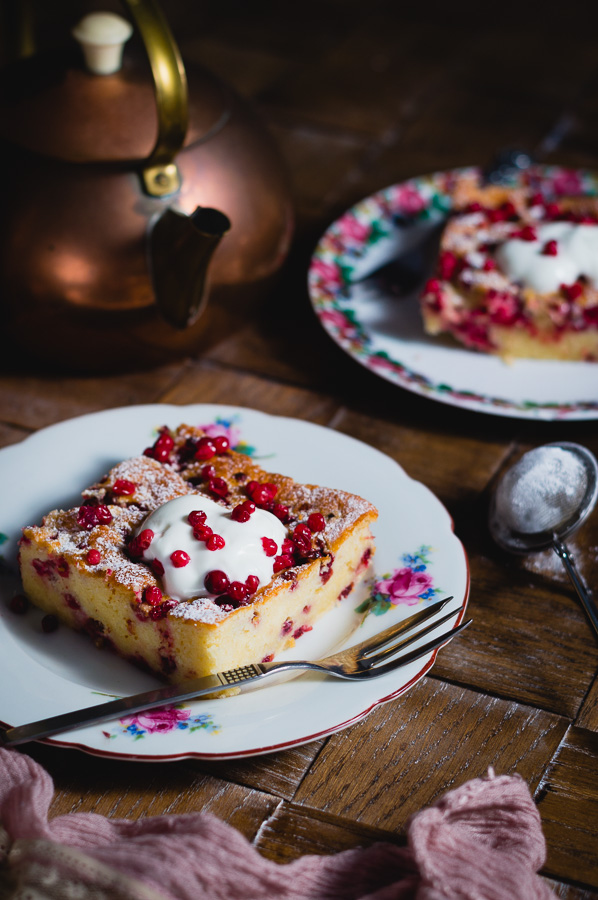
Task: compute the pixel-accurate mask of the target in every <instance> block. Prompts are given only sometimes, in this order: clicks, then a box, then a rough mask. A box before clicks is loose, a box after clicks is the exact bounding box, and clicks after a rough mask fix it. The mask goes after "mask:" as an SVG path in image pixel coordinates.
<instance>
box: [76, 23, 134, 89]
mask: <svg viewBox="0 0 598 900" xmlns="http://www.w3.org/2000/svg"><path fill="white" fill-rule="evenodd" d="M71 33H72V35H73V37H74V38H75V39H76V40H77V41H78V42H79V44H80V45H81V49H82V50H83V55H84V57H85V64H86V66H87V68H88V69H89V71H90V72H93V73H94V75H110V74H112V73H113V72H118V70H119V69H120V67H121V65H122V55H123V48H124V45H125V43H126V42H127V41H128V40H129V38H130V37H131V35H132V34H133V26H132V25H131V23H130V22H127V20H126V19H123V18H122V16H117V15H116V13H111V12H94V13H89V15H87V16H84V17H83V18H82V19H81V21H80V22H79V24H78V25H75V27H74V28H73V30H72V32H71Z"/></svg>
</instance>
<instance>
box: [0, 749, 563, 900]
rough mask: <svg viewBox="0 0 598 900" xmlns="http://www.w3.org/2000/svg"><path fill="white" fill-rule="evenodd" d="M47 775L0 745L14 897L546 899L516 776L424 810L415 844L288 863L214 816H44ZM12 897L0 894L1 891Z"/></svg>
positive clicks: (4, 870)
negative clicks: (265, 855)
mask: <svg viewBox="0 0 598 900" xmlns="http://www.w3.org/2000/svg"><path fill="white" fill-rule="evenodd" d="M53 791H54V787H53V783H52V780H51V778H50V776H49V775H48V773H47V772H46V771H45V770H44V769H43V768H42V767H41V766H39V765H38V764H37V763H36V762H34V761H33V760H32V759H30V758H29V757H27V756H25V755H24V754H21V753H18V752H16V751H12V750H5V749H1V748H0V822H1V825H2V827H1V828H0V878H1V879H2V884H1V885H0V886H1V887H2V888H3V889H6V888H7V886H8V889H9V893H8V896H11V893H10V891H11V890H12V891H13V892H14V895H15V896H17V895H18V896H22V893H19V891H21V892H25V893H26V892H27V891H25V889H27V890H28V891H29V892H30V893H34V892H35V891H37V896H39V897H40V898H52V900H53V898H60V900H68V898H70V897H73V898H74V897H77V898H79V900H88V898H89V900H91V898H92V897H93V898H94V900H98V898H102V900H103V898H110V900H114V898H117V900H121V898H122V900H204V898H205V900H264V898H265V900H547V898H554V896H555V895H554V894H553V893H552V892H551V890H550V889H549V887H548V886H547V884H546V883H545V882H544V881H543V880H542V879H541V878H540V876H538V875H537V874H536V873H537V870H538V869H539V868H540V866H541V865H542V864H543V862H544V855H545V844H544V838H543V835H542V829H541V824H540V817H539V814H538V812H537V810H536V807H535V805H534V803H533V800H532V798H531V796H530V794H529V791H528V788H527V786H526V785H525V783H524V781H523V780H522V779H521V778H519V777H518V776H500V777H495V776H494V775H493V774H492V773H491V774H490V775H489V776H488V777H487V778H480V779H475V780H473V781H470V782H468V783H467V784H465V785H463V786H462V787H459V788H457V789H456V790H453V791H451V792H450V793H448V794H446V795H445V796H444V797H443V798H442V799H440V800H439V801H438V802H437V803H435V804H434V805H433V806H431V807H429V808H428V809H424V810H423V811H421V812H419V813H418V814H416V815H415V816H414V817H413V818H412V819H411V821H410V823H409V827H408V846H407V847H397V846H395V845H393V844H385V843H379V844H375V845H373V846H372V847H369V848H367V849H356V850H347V851H344V852H342V853H338V854H336V855H333V856H305V857H303V858H301V859H298V860H296V861H294V862H291V863H288V864H287V865H279V864H277V863H274V862H271V861H270V860H267V859H264V858H263V857H262V856H261V855H260V854H259V853H258V852H257V850H255V849H254V847H253V846H252V845H251V844H250V843H249V841H247V840H246V839H245V838H244V837H243V835H241V834H240V833H239V832H237V831H236V830H235V829H234V828H232V827H231V826H230V825H227V824H225V823H224V822H221V821H220V820H218V819H216V818H215V817H213V816H211V815H208V814H206V813H192V814H188V815H172V816H157V817H151V818H146V819H138V820H127V819H106V818H104V817H103V816H99V815H96V814H94V813H72V814H69V815H66V816H59V817H56V818H54V819H51V820H48V808H49V806H50V802H51V800H52V796H53ZM0 893H2V896H5V894H4V893H3V891H0Z"/></svg>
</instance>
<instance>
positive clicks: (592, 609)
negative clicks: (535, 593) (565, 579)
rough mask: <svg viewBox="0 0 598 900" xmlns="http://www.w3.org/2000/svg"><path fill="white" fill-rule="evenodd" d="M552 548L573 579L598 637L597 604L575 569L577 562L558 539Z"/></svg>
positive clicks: (553, 542)
mask: <svg viewBox="0 0 598 900" xmlns="http://www.w3.org/2000/svg"><path fill="white" fill-rule="evenodd" d="M552 547H553V550H554V552H555V553H556V555H557V556H559V557H560V558H561V560H562V562H563V565H564V566H565V569H566V570H567V575H568V576H569V578H570V579H571V583H572V584H573V587H574V588H575V590H576V591H577V596H578V597H579V599H580V600H581V602H582V604H583V608H584V609H585V611H586V613H587V616H588V619H589V620H590V622H591V624H592V627H593V629H594V632H595V634H596V635H597V636H598V607H597V606H596V603H595V602H594V600H593V598H592V596H591V595H590V592H589V591H588V589H587V587H586V586H585V584H584V583H583V580H582V578H581V575H580V574H579V572H578V571H577V568H576V567H575V562H574V560H573V557H572V556H571V553H570V552H569V549H568V547H567V546H566V545H565V544H564V543H563V542H562V541H561V540H559V539H558V538H557V537H554V538H553V541H552Z"/></svg>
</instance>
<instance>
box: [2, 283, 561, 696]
mask: <svg viewBox="0 0 598 900" xmlns="http://www.w3.org/2000/svg"><path fill="white" fill-rule="evenodd" d="M562 300H563V302H566V301H565V298H564V296H563V297H562ZM204 439H205V440H204ZM199 448H204V449H202V450H201V451H200V452H199V458H198V449H199ZM212 448H213V451H214V453H213V455H212V456H211V457H210V458H209V460H208V461H207V462H206V460H205V459H202V458H201V457H202V455H203V454H204V453H207V452H208V450H209V452H210V453H211V452H212ZM375 518H376V510H375V509H374V507H373V506H372V505H371V504H370V503H368V502H367V501H366V500H363V499H362V498H360V497H357V496H355V495H353V494H349V493H347V492H343V491H339V490H332V489H329V488H324V487H318V486H316V485H309V484H299V483H297V482H295V481H294V480H293V479H291V478H289V477H288V476H283V475H279V474H274V473H271V472H266V471H264V470H263V469H262V468H261V467H260V466H259V465H257V464H256V463H255V461H254V460H252V459H251V458H250V457H247V456H243V455H242V454H240V453H238V452H237V451H235V450H232V449H231V447H230V441H229V439H228V437H226V436H225V435H216V436H215V437H213V436H211V435H210V434H207V433H206V432H204V431H202V430H200V429H196V428H192V427H190V426H186V425H182V426H180V427H179V428H178V429H176V430H175V431H170V430H169V429H168V428H162V429H160V431H159V432H158V435H157V438H156V440H155V442H154V444H153V446H152V447H149V448H148V449H147V450H146V451H144V452H143V455H141V456H138V457H134V458H133V459H129V460H125V461H123V462H121V463H118V465H116V466H115V467H114V468H113V469H112V470H111V471H110V472H109V473H108V474H106V475H105V476H104V477H103V478H102V479H101V480H99V481H98V482H97V483H96V484H94V485H92V486H91V487H88V488H86V489H85V490H84V491H83V500H82V503H81V505H80V506H77V507H75V508H73V509H70V510H60V509H56V510H53V511H52V512H50V513H48V514H47V515H46V516H45V517H44V520H43V523H42V524H41V525H40V526H27V527H25V528H24V529H23V537H22V540H21V542H20V553H19V562H20V566H21V573H22V578H23V588H24V591H25V593H26V595H27V597H28V598H30V599H31V600H32V602H34V603H35V604H36V605H37V606H39V607H40V608H41V609H42V610H43V611H44V613H45V614H46V618H47V622H46V625H45V626H44V627H47V628H48V630H50V629H51V628H52V627H55V626H56V625H57V623H58V621H59V620H60V621H62V622H64V623H65V624H67V625H69V626H70V627H72V628H75V629H77V630H79V631H82V632H85V633H86V634H88V635H89V636H90V637H91V638H92V639H93V641H94V643H95V644H96V645H97V646H98V647H103V648H108V647H109V648H112V649H114V650H116V651H117V652H118V653H120V654H121V655H123V656H124V657H126V658H129V659H131V660H133V661H135V662H136V663H138V664H143V665H144V666H145V667H149V668H150V669H151V670H153V671H155V672H157V673H159V674H160V675H162V676H163V677H165V678H168V679H169V680H172V681H181V680H184V679H189V678H194V677H197V676H201V675H206V674H210V673H213V672H218V671H223V670H226V669H230V668H234V667H236V666H239V665H246V664H248V663H251V662H257V661H258V660H260V659H265V658H271V657H272V656H273V655H275V654H277V653H279V652H280V651H281V650H282V649H284V648H286V647H289V646H292V644H293V643H294V641H295V640H298V639H300V638H301V637H302V635H304V634H305V633H307V632H308V631H310V630H311V628H312V627H313V624H314V622H315V621H316V620H317V619H318V618H320V617H321V616H322V615H323V614H324V613H325V612H326V611H327V610H329V609H331V608H332V607H333V606H334V605H336V604H337V603H339V602H341V599H342V597H341V595H342V594H343V592H344V590H345V588H346V585H348V584H350V585H353V584H357V583H358V582H359V580H360V579H361V578H363V577H364V576H365V574H366V569H367V566H366V564H365V562H364V561H365V560H369V558H370V557H371V555H372V548H373V537H372V534H371V531H370V525H371V523H372V522H373V521H374V520H375Z"/></svg>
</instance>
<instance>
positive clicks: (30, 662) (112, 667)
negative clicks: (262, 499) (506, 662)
mask: <svg viewBox="0 0 598 900" xmlns="http://www.w3.org/2000/svg"><path fill="white" fill-rule="evenodd" d="M182 422H186V423H189V424H192V425H201V426H204V427H208V428H213V429H216V430H220V431H224V432H226V433H227V434H228V435H229V436H230V437H231V441H232V444H233V446H235V448H236V449H239V450H241V451H243V452H246V453H249V454H250V455H251V456H252V457H254V458H255V459H256V460H257V461H259V463H260V465H262V466H264V467H265V468H266V469H267V470H270V471H275V472H276V471H278V472H283V473H285V474H288V475H291V476H292V477H294V478H295V479H296V480H299V481H305V482H310V483H316V484H317V483H320V484H323V485H327V486H329V487H337V488H342V489H345V490H348V491H351V492H353V493H357V494H360V495H362V496H364V497H367V498H368V499H369V500H371V501H372V502H373V503H375V504H376V505H377V506H378V508H379V512H380V517H379V520H378V522H377V525H376V543H377V553H376V557H375V576H376V584H375V585H374V584H373V581H374V579H372V581H370V582H368V584H367V585H363V586H362V587H361V588H360V589H359V590H356V591H355V592H354V593H353V594H351V595H350V596H349V597H348V598H346V599H345V600H344V601H342V603H340V604H339V605H338V606H337V608H336V609H335V610H333V611H332V612H331V613H329V614H327V615H326V616H325V617H324V618H323V619H322V620H321V621H320V623H319V624H318V626H316V628H314V630H313V631H312V632H310V633H307V634H304V635H302V636H301V638H300V639H298V640H297V642H296V646H295V648H294V649H293V651H292V653H291V652H290V651H288V652H287V656H295V658H302V657H306V656H307V657H308V658H309V657H311V658H317V657H318V656H321V655H324V654H325V653H326V652H328V651H330V650H332V649H333V648H334V647H336V646H338V645H339V643H342V642H343V641H346V640H347V638H348V636H350V635H352V634H353V633H354V634H355V637H353V638H351V637H349V640H353V641H356V640H361V639H363V638H364V637H367V636H369V635H371V634H375V633H376V632H377V631H380V630H381V629H383V628H385V627H387V626H388V625H390V624H392V622H393V621H397V620H398V619H400V618H403V617H405V616H407V615H409V613H410V612H411V611H412V607H413V605H415V604H420V603H426V602H428V601H429V600H431V599H432V598H435V599H439V598H440V597H444V596H449V595H453V597H454V601H453V606H454V610H455V623H457V622H458V621H460V620H461V618H462V617H463V614H464V609H465V604H466V602H467V596H468V591H469V569H468V564H467V558H466V555H465V551H464V549H463V546H462V544H461V542H460V541H459V540H458V538H457V537H456V536H455V534H454V532H453V527H452V521H451V518H450V516H449V514H448V513H447V511H446V509H445V508H444V507H443V506H442V504H441V503H440V502H439V501H438V500H437V498H436V497H435V496H434V495H433V494H432V493H431V492H430V491H429V490H428V489H427V488H426V487H424V486H423V485H422V484H420V483H419V482H416V481H413V480H412V479H411V478H409V477H408V476H407V475H406V474H405V472H404V471H403V470H402V469H401V468H400V466H398V465H397V463H395V462H394V461H393V460H392V459H390V458H389V457H387V456H385V455H383V454H382V453H380V452H379V451H377V450H375V449H373V448H372V447H369V446H368V445H366V444H363V443H361V442H359V441H356V440H354V439H353V438H350V437H347V436H346V435H343V434H340V433H338V432H335V431H332V430H329V429H327V428H322V427H320V426H317V425H313V424H311V423H309V422H303V421H299V420H295V419H287V418H278V417H273V416H269V415H266V414H264V413H260V412H256V411H254V410H250V409H243V408H237V407H231V406H212V405H195V406H167V405H148V406H132V407H124V408H119V409H112V410H106V411H105V412H100V413H94V414H92V415H87V416H83V417H80V418H76V419H70V420H68V421H66V422H62V423H60V424H58V425H53V426H51V427H50V428H46V429H43V430H41V431H39V432H37V433H36V434H34V435H32V436H31V437H29V438H27V439H26V440H25V441H23V442H22V443H21V444H18V445H15V446H12V447H8V448H6V449H4V450H1V451H0V462H1V465H0V496H2V499H3V504H2V508H3V512H2V521H1V522H0V531H1V532H2V534H1V535H0V541H1V546H0V552H1V553H2V559H1V561H2V563H3V574H2V576H1V577H0V645H1V646H2V654H0V684H1V685H2V689H1V694H0V721H1V722H3V723H4V724H5V725H19V724H22V723H25V722H28V721H33V720H37V719H40V718H43V717H46V716H50V715H57V714H59V713H64V712H67V711H69V710H73V709H77V708H80V707H85V706H91V705H93V704H96V703H99V702H102V700H103V699H110V698H112V697H115V696H122V695H123V694H130V693H135V692H138V691H141V690H146V689H149V688H151V687H154V686H156V683H157V682H156V680H155V679H153V678H152V676H150V675H147V674H145V673H142V672H140V671H137V669H136V668H134V667H133V666H131V665H130V664H129V663H127V662H125V661H123V660H120V659H118V658H117V657H116V656H115V655H114V654H112V653H111V652H109V651H107V650H98V649H97V648H96V647H95V646H94V645H93V644H92V642H91V641H90V640H89V639H88V638H86V637H84V636H82V635H79V634H75V633H74V632H71V631H70V629H67V628H64V627H60V628H59V629H58V630H57V631H55V632H53V633H51V634H45V633H43V632H42V630H41V626H40V620H41V615H40V614H39V613H38V611H37V610H33V609H30V610H29V611H28V612H27V613H26V614H25V615H17V614H16V613H14V612H12V611H11V610H10V608H9V605H8V604H9V602H10V600H11V598H12V597H13V596H14V593H15V592H16V591H18V589H19V584H18V579H17V578H16V575H15V572H16V556H17V549H18V548H17V542H18V540H19V536H20V531H21V528H22V527H23V526H24V525H26V524H30V523H33V522H39V521H40V519H41V517H42V515H43V514H44V513H45V512H47V511H48V510H50V509H53V508H55V507H63V508H68V507H70V506H72V505H76V504H77V502H78V500H79V496H80V491H81V490H82V489H83V488H84V487H86V486H87V485H89V484H91V483H93V482H94V481H95V480H96V479H97V478H98V477H100V476H101V475H102V474H104V473H105V472H106V471H107V470H108V469H109V468H110V467H111V466H112V465H114V464H115V463H116V462H118V461H119V460H121V459H125V458H127V457H130V456H135V455H138V454H139V453H141V452H143V450H144V448H145V447H146V446H147V445H148V444H150V443H152V442H153V440H154V438H155V434H156V429H158V428H159V427H160V426H162V425H169V426H172V427H176V426H177V425H179V424H180V423H182ZM357 607H359V612H357V611H356V608H357ZM450 608H451V607H449V609H450ZM364 612H365V613H366V616H365V619H363V614H364ZM362 619H363V624H359V623H360V622H361V620H362ZM441 652H442V651H441ZM434 658H435V654H430V655H429V656H428V657H425V658H423V659H421V660H419V661H418V662H416V663H412V664H411V665H409V666H406V667H405V668H404V669H400V670H398V671H396V672H393V673H391V674H389V675H385V676H382V677H380V678H378V679H374V680H372V681H369V682H359V683H350V682H341V681H337V680H333V679H326V678H325V677H322V676H319V675H316V674H312V673H306V674H305V675H302V676H300V677H297V678H295V679H294V680H291V681H286V682H283V683H279V684H272V685H271V686H269V687H264V688H262V689H260V690H253V691H248V692H246V693H243V694H240V695H238V696H236V697H230V698H226V699H220V700H197V701H194V702H191V703H186V704H183V705H180V706H178V707H170V708H166V709H162V710H156V711H154V712H149V713H147V714H145V715H138V716H133V717H129V718H128V719H121V720H119V721H115V722H113V723H109V724H107V725H106V724H104V725H95V726H90V727H86V728H81V729H77V730H73V731H71V732H69V733H68V734H63V735H60V736H58V737H56V738H54V739H51V740H50V741H49V742H50V743H53V744H56V745H60V746H63V747H76V748H78V749H81V750H85V751H87V752H89V753H92V754H97V755H102V756H110V757H118V758H125V759H141V760H172V759H179V758H182V757H197V758H205V759H211V758H214V759H226V758H231V757H243V756H252V755H256V754H261V753H267V752H269V751H273V750H280V749H283V748H287V747H293V746H296V745H299V744H302V743H306V742H308V741H310V740H313V739H315V738H319V737H323V736H325V735H328V734H331V733H333V732H335V731H339V730H340V729H343V728H346V727H347V726H348V725H350V724H352V723H353V722H357V721H358V720H360V719H362V718H363V717H364V716H365V715H366V714H367V713H368V712H369V711H370V710H372V709H373V708H375V707H376V706H378V705H379V704H380V703H384V702H385V701H386V700H390V699H392V698H393V697H397V696H398V695H399V694H401V693H403V692H404V691H406V690H407V689H408V688H409V687H410V686H411V685H412V684H414V683H415V682H416V681H417V680H418V679H419V678H421V677H422V676H423V675H424V674H425V673H426V672H427V671H428V670H429V669H430V667H431V666H432V664H433V662H434Z"/></svg>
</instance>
